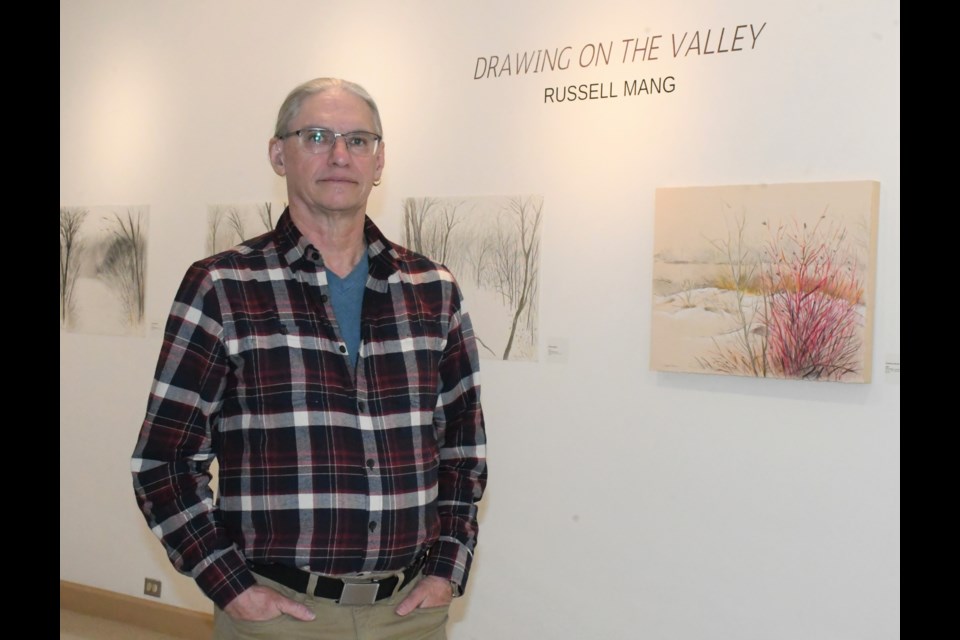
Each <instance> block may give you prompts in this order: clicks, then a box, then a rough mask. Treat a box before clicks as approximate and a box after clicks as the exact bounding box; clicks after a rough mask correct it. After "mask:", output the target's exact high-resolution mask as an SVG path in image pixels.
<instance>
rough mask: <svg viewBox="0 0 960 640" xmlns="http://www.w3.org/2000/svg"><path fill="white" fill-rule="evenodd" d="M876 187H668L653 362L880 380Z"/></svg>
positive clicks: (658, 224) (727, 371)
mask: <svg viewBox="0 0 960 640" xmlns="http://www.w3.org/2000/svg"><path fill="white" fill-rule="evenodd" d="M879 194H880V185H879V183H877V182H870V181H858V182H823V183H798V184H774V185H748V186H720V187H682V188H661V189H657V194H656V213H655V228H654V268H653V279H654V281H653V320H652V329H651V366H652V368H653V369H655V370H658V371H678V372H695V373H713V374H722V375H738V376H753V377H759V378H790V379H804V380H823V381H839V382H869V381H870V372H871V371H870V370H871V352H872V344H871V341H872V340H871V338H872V319H873V310H874V304H875V303H874V290H875V273H876V246H877V241H876V239H877V219H878V205H879Z"/></svg>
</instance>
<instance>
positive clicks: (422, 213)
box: [403, 198, 464, 271]
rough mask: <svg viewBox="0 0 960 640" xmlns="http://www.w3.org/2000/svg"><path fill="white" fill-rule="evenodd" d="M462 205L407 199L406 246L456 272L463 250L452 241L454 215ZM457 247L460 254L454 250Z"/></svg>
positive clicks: (405, 204)
mask: <svg viewBox="0 0 960 640" xmlns="http://www.w3.org/2000/svg"><path fill="white" fill-rule="evenodd" d="M462 204H463V203H462V202H454V201H453V200H438V199H436V198H408V199H407V200H406V201H405V202H404V214H403V218H404V233H405V234H406V236H405V238H404V240H405V242H406V243H407V246H408V247H410V248H411V249H413V250H414V251H416V252H417V253H420V254H422V255H425V256H427V257H429V258H431V259H432V260H435V261H437V262H439V263H441V264H444V265H446V266H447V267H450V269H451V270H453V271H456V270H457V269H458V268H459V266H460V264H461V263H462V261H463V254H464V250H463V247H462V246H460V245H462V244H464V243H463V242H461V243H459V244H458V243H457V242H456V241H455V238H454V233H453V231H454V229H455V228H456V227H457V226H458V225H459V224H460V222H461V218H460V217H459V216H458V215H457V213H458V210H459V208H460V207H461V205H462ZM455 246H458V247H459V248H460V249H461V250H459V251H457V250H454V247H455Z"/></svg>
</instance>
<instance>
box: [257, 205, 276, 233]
mask: <svg viewBox="0 0 960 640" xmlns="http://www.w3.org/2000/svg"><path fill="white" fill-rule="evenodd" d="M257 214H259V216H260V222H262V223H263V228H264V230H265V231H270V230H272V229H273V203H272V202H264V203H263V204H259V205H257Z"/></svg>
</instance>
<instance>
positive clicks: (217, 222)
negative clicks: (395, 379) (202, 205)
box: [206, 202, 286, 255]
mask: <svg viewBox="0 0 960 640" xmlns="http://www.w3.org/2000/svg"><path fill="white" fill-rule="evenodd" d="M284 208H286V205H279V206H277V205H276V204H275V203H273V202H256V203H244V204H212V205H210V206H209V207H207V242H206V248H207V255H213V254H214V253H220V252H221V251H226V250H227V249H230V248H232V247H235V246H237V245H238V244H240V243H241V242H244V241H246V240H250V239H251V238H256V237H257V236H259V235H262V234H264V233H266V232H267V231H272V230H273V228H274V227H275V226H276V224H277V218H279V217H280V215H279V213H277V212H278V211H279V212H282V211H283V210H284Z"/></svg>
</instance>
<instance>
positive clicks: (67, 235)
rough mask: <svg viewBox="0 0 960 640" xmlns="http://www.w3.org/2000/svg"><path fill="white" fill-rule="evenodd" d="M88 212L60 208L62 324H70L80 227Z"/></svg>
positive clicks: (81, 250) (78, 260)
mask: <svg viewBox="0 0 960 640" xmlns="http://www.w3.org/2000/svg"><path fill="white" fill-rule="evenodd" d="M88 213H89V212H88V211H87V210H86V209H71V208H68V207H61V208H60V324H61V325H63V326H69V325H70V324H71V321H72V316H73V314H74V312H75V307H76V302H75V300H74V298H73V294H74V291H75V290H76V285H77V277H78V276H79V275H80V257H81V255H82V254H83V239H82V238H81V237H80V227H81V225H82V224H83V220H84V218H86V217H87V214H88Z"/></svg>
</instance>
